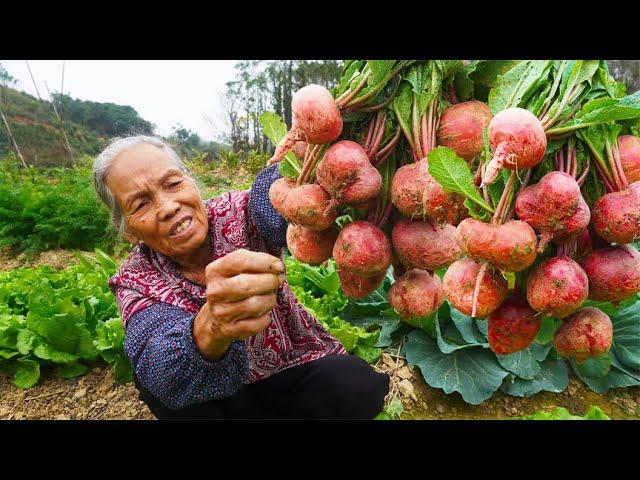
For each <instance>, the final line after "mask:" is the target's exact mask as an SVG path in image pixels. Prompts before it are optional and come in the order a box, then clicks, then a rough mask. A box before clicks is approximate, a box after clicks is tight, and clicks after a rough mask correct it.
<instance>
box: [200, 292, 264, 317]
mask: <svg viewBox="0 0 640 480" xmlns="http://www.w3.org/2000/svg"><path fill="white" fill-rule="evenodd" d="M275 306H276V295H275V293H269V294H264V295H254V296H252V297H249V298H245V299H244V300H240V301H238V302H231V303H214V304H213V305H211V307H210V312H211V315H212V316H213V318H214V319H215V320H216V321H217V322H219V323H221V324H228V323H233V322H235V321H237V320H244V319H247V318H258V317H260V316H262V315H264V314H266V313H269V312H270V311H271V310H272V309H273V307H275Z"/></svg>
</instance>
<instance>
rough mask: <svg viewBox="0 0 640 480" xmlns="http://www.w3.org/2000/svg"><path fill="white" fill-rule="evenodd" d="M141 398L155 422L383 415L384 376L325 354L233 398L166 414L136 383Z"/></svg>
mask: <svg viewBox="0 0 640 480" xmlns="http://www.w3.org/2000/svg"><path fill="white" fill-rule="evenodd" d="M136 386H137V387H138V389H139V390H140V397H141V399H142V400H143V401H144V402H145V403H146V404H147V405H148V406H149V409H150V410H151V411H152V413H153V414H154V415H155V416H156V417H157V418H160V419H169V418H360V419H371V418H373V417H375V416H376V415H377V414H378V413H380V412H381V411H382V408H383V406H384V397H385V396H386V395H387V393H388V392H389V376H388V375H386V374H383V373H378V372H376V371H374V370H373V368H371V366H370V365H369V364H368V363H367V362H365V361H364V360H362V359H360V358H358V357H356V356H353V355H327V356H326V357H323V358H321V359H319V360H316V361H314V362H309V363H306V364H303V365H298V366H295V367H291V368H288V369H286V370H283V371H282V372H279V373H277V374H275V375H272V376H271V377H268V378H266V379H264V380H260V381H258V382H255V383H252V384H249V385H244V386H243V387H242V388H241V389H240V390H239V391H238V392H237V393H236V394H235V395H233V396H231V397H228V398H224V399H219V400H212V401H210V402H205V403H202V404H199V405H193V406H190V407H186V408H183V409H180V410H171V409H169V408H167V407H166V406H164V405H163V404H162V402H160V400H158V399H157V398H156V397H155V396H153V395H152V394H151V393H150V392H148V391H147V390H146V389H144V387H142V386H141V385H140V384H139V383H138V382H137V381H136Z"/></svg>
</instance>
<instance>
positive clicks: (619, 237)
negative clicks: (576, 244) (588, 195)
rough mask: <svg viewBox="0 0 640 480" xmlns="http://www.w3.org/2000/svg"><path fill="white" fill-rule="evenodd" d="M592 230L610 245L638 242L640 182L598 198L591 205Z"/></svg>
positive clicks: (639, 238)
mask: <svg viewBox="0 0 640 480" xmlns="http://www.w3.org/2000/svg"><path fill="white" fill-rule="evenodd" d="M593 228H594V230H595V231H596V233H597V234H598V235H600V236H601V237H602V238H604V239H605V240H607V241H608V242H611V243H618V244H624V243H633V242H637V241H638V240H640V181H638V182H634V183H632V184H631V185H629V188H628V189H626V190H622V191H620V192H611V193H607V194H606V195H604V196H602V197H601V198H599V199H598V201H597V202H596V203H595V204H594V205H593Z"/></svg>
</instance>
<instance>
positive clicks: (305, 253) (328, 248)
mask: <svg viewBox="0 0 640 480" xmlns="http://www.w3.org/2000/svg"><path fill="white" fill-rule="evenodd" d="M337 238H338V229H337V228H334V227H332V228H329V229H327V230H322V231H321V232H316V231H313V230H309V229H308V228H304V227H299V226H297V225H293V224H289V226H288V227H287V248H288V249H289V251H290V252H291V254H292V255H293V256H294V257H296V258H297V259H298V260H300V261H301V262H303V263H308V264H309V265H320V264H321V263H322V262H324V261H326V260H328V259H329V258H331V253H332V252H333V244H334V243H335V242H336V239H337Z"/></svg>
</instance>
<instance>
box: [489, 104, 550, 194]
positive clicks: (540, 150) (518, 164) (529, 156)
mask: <svg viewBox="0 0 640 480" xmlns="http://www.w3.org/2000/svg"><path fill="white" fill-rule="evenodd" d="M489 141H490V142H491V146H492V147H493V148H494V151H493V158H492V159H491V162H489V164H488V165H487V168H486V170H485V172H484V175H483V178H482V185H481V186H484V185H489V184H491V183H493V182H494V181H495V180H496V178H497V177H498V174H499V173H500V169H502V168H503V167H504V168H508V169H509V170H524V169H526V168H532V167H535V166H536V165H537V164H538V163H540V162H541V161H542V159H543V158H544V152H545V150H546V149H547V136H546V135H545V133H544V128H543V127H542V124H541V123H540V120H538V119H537V118H536V116H535V115H534V114H533V113H531V112H530V111H528V110H525V109H523V108H508V109H506V110H502V111H501V112H499V113H498V114H497V115H496V116H495V117H493V120H491V123H489Z"/></svg>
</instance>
